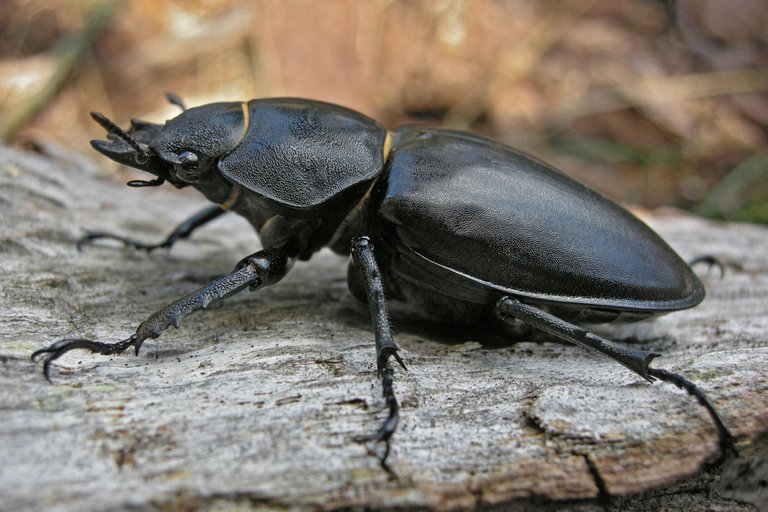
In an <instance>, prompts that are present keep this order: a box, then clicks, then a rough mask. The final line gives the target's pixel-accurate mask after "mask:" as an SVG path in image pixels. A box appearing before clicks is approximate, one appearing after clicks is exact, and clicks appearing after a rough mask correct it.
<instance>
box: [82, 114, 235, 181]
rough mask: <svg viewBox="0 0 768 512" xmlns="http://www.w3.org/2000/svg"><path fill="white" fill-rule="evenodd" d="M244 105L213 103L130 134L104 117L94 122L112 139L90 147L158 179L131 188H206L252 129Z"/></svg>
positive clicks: (136, 126) (143, 124) (138, 126)
mask: <svg viewBox="0 0 768 512" xmlns="http://www.w3.org/2000/svg"><path fill="white" fill-rule="evenodd" d="M243 112H244V109H243V107H242V104H241V103H211V104H208V105H203V106H200V107H196V108H191V109H188V110H184V111H183V112H182V113H181V114H179V115H178V116H177V117H175V118H173V119H170V120H169V121H167V122H166V123H165V124H164V125H161V124H154V123H149V122H147V121H140V120H135V119H134V120H132V121H131V127H130V128H129V129H128V131H123V130H122V129H120V128H119V127H118V126H117V125H116V124H115V123H113V122H112V121H110V120H109V119H107V118H106V117H104V116H103V115H101V114H98V113H92V114H91V116H92V117H93V119H94V120H95V121H96V122H97V123H99V124H100V125H101V126H102V127H104V129H106V130H107V134H108V135H107V140H93V141H91V145H92V146H93V148H94V149H96V150H97V151H98V152H100V153H102V154H103V155H105V156H107V157H109V158H110V159H112V160H114V161H116V162H118V163H121V164H123V165H127V166H130V167H134V168H136V169H141V170H142V171H146V172H149V173H151V174H154V175H155V176H157V178H156V179H154V180H152V181H133V182H129V183H128V184H129V185H131V186H156V185H160V184H161V183H163V182H164V181H169V182H171V183H172V184H173V185H175V186H177V187H183V186H186V185H189V184H193V185H198V186H203V187H204V186H205V184H206V183H207V182H209V181H211V180H216V178H217V173H216V163H217V162H218V160H219V159H220V158H221V157H223V156H226V155H227V154H229V153H230V152H231V151H232V150H233V149H235V147H237V145H238V144H239V143H240V140H241V139H242V138H243V136H244V134H245V131H246V129H247V126H246V120H245V116H244V115H243Z"/></svg>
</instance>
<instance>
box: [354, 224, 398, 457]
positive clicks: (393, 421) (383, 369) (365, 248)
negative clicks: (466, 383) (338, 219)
mask: <svg viewBox="0 0 768 512" xmlns="http://www.w3.org/2000/svg"><path fill="white" fill-rule="evenodd" d="M352 261H353V262H354V264H355V266H356V267H357V268H358V269H359V270H360V273H361V275H362V277H363V283H364V286H365V293H366V296H367V297H368V307H369V308H370V311H371V320H372V321H373V329H374V333H375V337H376V367H377V369H378V374H379V377H380V378H381V387H382V395H383V397H384V401H385V403H386V404H387V407H388V408H389V414H388V416H387V419H386V420H384V423H382V425H381V427H379V429H378V430H377V431H376V432H374V433H373V434H369V435H365V436H359V437H357V438H356V440H357V441H359V442H369V441H375V442H381V443H384V453H383V455H381V456H380V457H379V460H380V461H381V464H382V465H383V466H384V467H385V468H387V466H386V461H387V457H388V456H389V449H390V440H391V438H392V434H394V433H395V430H396V429H397V423H398V419H399V417H400V404H399V403H398V401H397V397H396V396H395V391H394V386H393V381H394V370H393V368H392V363H391V361H390V358H391V357H394V358H395V360H396V361H397V362H398V363H399V364H400V366H402V367H403V369H404V370H405V369H406V368H405V364H404V363H403V360H402V358H401V357H400V354H398V352H397V351H398V347H397V345H396V344H395V342H394V340H393V339H392V332H391V329H390V327H389V317H388V316H387V305H386V301H385V300H384V286H383V284H382V280H381V271H380V270H379V266H378V264H377V263H376V257H375V255H374V253H373V244H372V243H371V240H370V239H369V238H368V237H365V236H363V237H359V238H356V239H355V240H353V241H352Z"/></svg>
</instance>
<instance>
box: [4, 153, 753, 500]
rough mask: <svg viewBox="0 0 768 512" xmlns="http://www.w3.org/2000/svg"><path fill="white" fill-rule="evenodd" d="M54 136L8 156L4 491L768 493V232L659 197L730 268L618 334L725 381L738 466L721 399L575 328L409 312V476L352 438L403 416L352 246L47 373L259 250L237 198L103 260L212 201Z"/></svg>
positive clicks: (691, 252)
mask: <svg viewBox="0 0 768 512" xmlns="http://www.w3.org/2000/svg"><path fill="white" fill-rule="evenodd" d="M43 149H44V150H45V151H44V153H45V154H35V153H24V152H20V151H17V150H14V149H10V148H7V147H0V184H1V185H2V187H0V208H2V217H1V219H0V250H1V251H2V255H3V257H2V258H1V259H0V267H1V268H2V273H3V276H4V285H3V290H2V293H0V298H1V299H2V308H0V315H2V316H1V319H2V321H0V341H1V344H0V361H2V363H3V366H2V367H3V371H2V373H1V374H0V380H1V381H2V385H1V386H0V408H2V421H0V460H2V464H1V465H0V495H1V496H2V502H3V505H2V508H7V509H8V510H40V509H46V510H47V509H55V510H73V511H74V510H77V511H83V510H111V509H126V508H130V507H136V508H139V509H153V508H183V507H185V508H189V509H195V510H209V509H218V508H221V507H230V508H232V507H235V506H240V507H242V508H243V509H248V508H250V507H258V506H266V507H274V508H288V507H290V508H296V509H334V508H343V507H369V508H377V509H378V508H381V509H385V508H386V509H388V508H409V507H418V508H427V509H436V510H443V509H472V508H476V507H489V506H505V507H508V508H512V509H520V510H536V509H537V508H538V507H544V508H546V509H547V510H558V509H563V510H565V509H567V510H605V509H609V510H610V509H621V510H658V509H660V508H665V507H666V508H670V509H672V508H678V507H683V506H685V507H687V508H689V509H690V510H705V509H707V507H709V506H711V505H712V504H715V505H716V506H719V507H720V508H719V510H753V509H760V506H765V505H764V504H765V503H768V494H767V491H766V488H765V481H766V475H767V474H768V446H766V445H767V444H768V443H767V442H766V438H765V436H763V437H761V434H764V432H765V431H766V429H768V392H767V390H768V376H767V375H768V371H767V370H768V357H767V356H768V347H767V346H766V333H768V319H767V318H766V311H768V307H767V306H768V299H766V297H767V296H768V294H767V292H768V229H766V228H764V227H761V226H751V225H743V224H722V223H715V222H708V221H704V220H700V219H695V218H691V217H687V216H682V215H678V214H674V215H659V214H658V213H657V214H656V215H654V216H652V217H651V218H650V219H647V220H648V221H649V223H650V224H651V225H652V226H653V227H654V228H655V229H656V230H657V231H658V232H659V233H660V234H661V235H662V236H663V237H664V238H665V239H666V240H668V241H669V243H670V244H671V245H672V246H673V247H675V249H676V250H678V252H679V253H680V254H681V255H682V256H683V257H684V258H692V257H694V256H696V255H701V254H712V255H715V256H717V257H719V258H721V259H722V260H724V261H725V263H726V264H727V268H726V271H725V276H724V277H723V278H722V279H721V278H720V277H719V273H718V272H717V269H712V270H711V271H708V270H707V268H706V266H702V267H697V271H698V272H699V274H700V276H701V277H702V279H703V281H704V282H705V285H706V287H707V292H708V295H707V298H706V299H705V301H704V302H703V303H702V304H701V305H700V306H698V307H696V308H694V309H691V310H688V311H683V312H678V313H674V314H669V315H666V316H664V317H661V318H659V319H657V320H654V321H646V322H640V323H637V324H630V325H624V326H620V325H607V326H599V327H596V329H597V330H598V332H599V333H600V334H601V335H603V336H605V337H608V338H612V339H615V340H619V341H621V342H622V343H626V344H627V345H628V346H637V347H642V348H643V349H647V350H653V351H658V352H661V353H663V357H661V358H659V359H657V360H656V362H655V365H656V366H658V367H662V368H667V369H669V370H672V371H675V372H678V373H680V374H682V375H684V376H686V377H687V378H689V379H690V380H692V381H693V382H694V383H695V384H696V385H697V386H699V387H701V388H702V389H703V390H704V391H705V392H706V393H707V394H708V395H709V397H710V398H711V399H712V400H713V402H714V403H715V405H716V407H717V408H718V409H719V411H720V412H721V413H722V415H723V416H724V418H725V421H726V422H727V424H728V425H729V426H730V428H731V429H732V431H733V433H734V434H735V435H736V437H737V439H738V443H739V448H740V449H741V451H742V456H741V457H740V458H739V459H731V458H729V459H727V460H726V462H725V463H724V464H721V465H718V466H711V465H710V466H708V465H707V464H706V463H707V461H709V460H712V459H713V458H715V457H716V455H717V453H718V447H717V438H716V432H715V429H714V427H713V425H712V422H711V421H710V419H709V417H708V416H707V415H706V413H705V411H704V410H703V409H702V408H701V407H699V406H698V405H697V404H696V403H695V401H694V400H692V399H691V398H690V397H688V396H687V395H686V394H685V393H684V392H682V391H680V390H678V389H676V388H674V387H673V386H670V385H667V384H661V383H656V384H653V385H651V384H648V383H646V382H644V381H642V380H641V379H639V378H638V377H637V376H635V375H633V374H631V373H630V372H629V371H627V370H626V369H624V368H623V367H621V366H619V365H618V364H616V363H614V362H612V361H609V360H606V359H605V358H601V357H599V356H597V355H594V354H591V353H587V352H585V351H583V350H581V349H579V348H577V347H574V346H570V345H564V344H560V343H556V342H554V341H544V342H531V341H523V342H520V343H517V344H514V345H509V346H504V347H493V348H489V347H485V346H483V345H481V344H480V343H478V341H477V340H474V339H470V340H469V341H464V340H463V339H457V337H456V334H455V333H450V332H448V333H445V332H443V333H442V334H441V335H440V336H439V337H438V339H439V340H440V341H435V339H433V338H434V337H432V336H430V335H429V334H428V332H427V331H425V330H424V329H421V330H415V331H414V330H412V329H411V326H410V325H407V324H398V322H397V319H394V320H393V323H394V327H395V329H396V340H397V342H398V343H399V345H400V347H401V348H402V355H403V357H404V359H405V361H406V364H407V365H408V368H409V371H407V372H404V371H401V370H400V369H399V368H398V369H396V375H395V391H396V393H397V395H398V397H399V399H400V401H401V404H402V411H401V423H400V427H399V430H398V431H397V433H396V434H395V436H394V438H393V446H392V454H391V456H390V459H389V464H390V466H391V468H392V473H388V472H386V471H384V470H382V468H381V466H380V465H379V462H378V460H377V459H376V457H375V456H374V455H373V454H372V450H373V448H375V447H372V446H366V445H363V444H359V443H356V442H354V441H353V438H354V437H355V436H356V435H359V434H366V433H370V432H372V431H373V430H375V429H376V428H377V427H378V425H379V423H380V421H381V420H382V419H383V418H384V417H385V416H386V410H385V408H384V404H383V401H382V399H381V397H380V391H381V388H380V383H379V382H378V379H377V378H376V375H375V368H376V366H375V357H374V355H375V354H374V343H373V334H372V331H371V328H370V326H369V321H368V313H367V308H366V307H365V306H364V305H361V304H358V303H357V302H356V301H355V300H354V299H353V298H352V296H351V295H350V294H349V292H348V291H347V287H346V281H345V278H346V261H345V260H344V259H343V258H341V257H339V256H336V255H333V254H331V253H330V252H327V251H323V252H321V253H319V254H317V255H316V257H314V258H313V259H312V260H311V261H309V262H306V263H299V264H297V265H296V267H295V268H294V269H293V270H292V272H291V273H290V274H289V275H288V277H286V278H285V280H284V281H282V282H281V283H279V284H277V285H275V286H273V287H269V288H266V289H264V290H260V291H258V292H256V293H248V292H244V293H241V294H239V295H238V296H236V297H233V298H231V299H228V300H227V301H225V302H224V303H221V304H218V305H212V306H211V307H210V308H209V309H208V310H206V311H203V312H200V313H198V314H195V315H192V316H191V317H189V318H187V319H185V320H184V321H183V322H182V325H181V327H180V328H179V330H178V331H177V330H174V329H171V330H170V331H168V332H166V333H165V334H164V335H163V336H162V337H161V338H159V339H158V340H149V341H148V342H146V343H145V344H144V347H143V349H142V353H141V354H140V355H139V356H138V357H134V356H133V355H132V353H126V354H123V355H118V356H110V357H105V356H99V355H94V354H90V353H87V352H81V351H76V352H70V353H68V354H66V355H65V356H64V357H62V358H61V359H59V360H57V361H56V362H55V363H54V365H53V367H52V379H53V385H51V384H49V383H48V382H46V381H45V379H44V378H43V376H42V371H41V368H40V365H39V364H37V365H36V364H34V363H32V362H31V361H30V360H29V356H30V354H31V353H32V352H33V351H34V350H37V349H40V348H43V347H45V346H47V345H48V344H50V343H51V342H53V341H55V340H57V339H60V338H67V337H84V338H91V339H96V340H99V341H118V340H121V339H123V338H125V337H127V336H128V335H130V334H131V333H133V331H134V330H135V329H136V327H137V326H138V324H139V323H140V322H141V321H143V320H144V319H145V318H146V317H147V316H148V315H149V314H150V313H152V312H153V311H155V310H157V309H159V308H160V307H162V306H164V305H165V304H167V303H168V302H171V301H172V300H175V299H176V298H178V297H180V296H181V295H183V294H186V293H189V292H190V291H192V290H194V289H196V288H198V287H200V286H202V285H203V284H205V283H207V282H208V281H210V280H212V279H213V278H215V277H216V276H218V275H221V274H224V273H227V272H229V271H231V270H232V268H233V267H234V265H235V263H236V262H237V261H238V260H239V259H240V258H242V257H243V256H245V255H248V254H250V253H252V252H254V251H255V250H257V249H258V248H259V242H258V239H257V237H256V235H255V234H254V232H253V230H252V229H251V228H250V226H249V225H248V224H247V223H246V222H245V221H244V220H243V219H240V218H236V217H235V216H234V215H227V216H225V217H222V218H220V219H217V220H216V221H214V222H213V223H212V224H211V225H210V226H209V227H205V228H203V229H201V230H200V231H199V232H197V233H195V235H193V237H192V238H191V239H190V240H188V241H182V242H180V243H178V244H177V245H176V246H174V247H173V249H171V250H170V251H156V252H153V253H151V254H146V253H142V252H139V251H135V250H131V249H125V248H122V247H120V246H119V245H117V244H113V245H110V244H99V245H90V246H86V247H85V248H84V249H83V250H82V251H81V252H78V251H77V249H76V248H75V242H76V240H77V239H78V238H79V237H80V236H81V235H82V233H83V231H82V230H83V229H91V230H102V231H112V232H116V233H121V234H126V235H129V236H133V237H135V238H140V239H143V240H146V241H159V240H161V239H162V238H163V237H164V236H165V235H166V234H167V233H168V232H169V231H170V230H171V229H172V228H173V227H174V226H175V225H176V224H177V223H178V222H180V221H182V220H184V219H185V218H186V217H188V216H189V215H191V214H192V213H194V212H196V211H198V210H200V209H202V208H204V207H205V206H206V203H205V201H204V200H203V199H202V198H200V197H197V196H195V195H194V193H192V192H188V191H177V190H173V189H172V188H171V187H168V189H169V190H166V189H165V188H161V189H149V190H146V189H145V190H142V189H126V188H124V187H123V186H122V184H121V183H118V182H116V181H115V180H114V176H112V177H111V179H110V177H109V176H107V175H106V174H105V173H104V172H103V171H99V170H98V168H97V167H96V166H95V165H94V164H93V163H90V162H88V161H87V160H85V159H83V158H81V157H78V156H74V155H70V154H67V153H65V152H63V151H61V150H59V149H57V148H55V147H52V146H44V148H43ZM120 173H121V174H126V175H127V172H125V171H120ZM113 174H114V173H113ZM125 180H127V178H125ZM446 340H447V341H450V343H446V342H445V341H446ZM760 504H762V505H760ZM763 510H764V509H763Z"/></svg>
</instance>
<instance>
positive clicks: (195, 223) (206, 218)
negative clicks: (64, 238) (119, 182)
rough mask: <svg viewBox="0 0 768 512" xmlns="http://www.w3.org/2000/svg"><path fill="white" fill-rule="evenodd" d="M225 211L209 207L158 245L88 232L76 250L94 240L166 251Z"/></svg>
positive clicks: (79, 241)
mask: <svg viewBox="0 0 768 512" xmlns="http://www.w3.org/2000/svg"><path fill="white" fill-rule="evenodd" d="M226 211H227V210H224V209H222V208H220V207H219V206H218V205H214V206H209V207H207V208H205V209H204V210H201V211H199V212H197V213H196V214H194V215H193V216H191V217H190V218H188V219H187V220H185V221H184V222H182V223H181V224H179V225H178V226H176V227H175V228H174V230H173V231H171V233H170V234H169V235H168V236H167V237H166V238H165V240H163V241H162V242H160V243H158V244H146V243H144V242H140V241H138V240H134V239H132V238H128V237H124V236H121V235H114V234H112V233H105V232H103V231H88V232H87V233H86V234H85V236H83V237H82V238H81V239H80V240H78V241H77V249H78V250H81V249H82V248H83V245H85V244H90V243H91V242H93V241H94V240H100V239H107V240H117V241H118V242H122V243H123V244H124V245H126V246H128V247H133V248H134V249H139V250H143V251H147V252H152V251H154V250H155V249H167V248H169V247H171V246H172V245H173V244H175V243H176V242H178V241H179V240H182V239H184V238H188V237H189V236H190V235H191V234H192V232H193V231H195V230H196V229H197V228H199V227H200V226H202V225H204V224H207V223H208V222H210V221H212V220H213V219H216V218H218V217H219V216H221V215H222V214H224V213H226Z"/></svg>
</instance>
